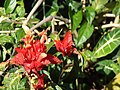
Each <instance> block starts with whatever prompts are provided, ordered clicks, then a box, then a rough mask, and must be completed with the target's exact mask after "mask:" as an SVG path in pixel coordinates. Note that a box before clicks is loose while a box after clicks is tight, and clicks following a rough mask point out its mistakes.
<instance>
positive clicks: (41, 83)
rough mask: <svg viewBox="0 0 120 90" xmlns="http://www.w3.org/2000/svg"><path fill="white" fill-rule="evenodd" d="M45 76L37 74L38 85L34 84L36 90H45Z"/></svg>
mask: <svg viewBox="0 0 120 90" xmlns="http://www.w3.org/2000/svg"><path fill="white" fill-rule="evenodd" d="M44 76H45V74H42V75H41V76H40V75H38V74H37V77H38V78H37V84H34V85H33V86H34V88H35V90H43V88H44Z"/></svg>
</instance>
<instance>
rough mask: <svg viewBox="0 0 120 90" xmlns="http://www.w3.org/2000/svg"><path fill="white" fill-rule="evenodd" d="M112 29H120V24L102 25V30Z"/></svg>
mask: <svg viewBox="0 0 120 90" xmlns="http://www.w3.org/2000/svg"><path fill="white" fill-rule="evenodd" d="M110 27H120V24H114V23H113V24H106V25H102V28H110Z"/></svg>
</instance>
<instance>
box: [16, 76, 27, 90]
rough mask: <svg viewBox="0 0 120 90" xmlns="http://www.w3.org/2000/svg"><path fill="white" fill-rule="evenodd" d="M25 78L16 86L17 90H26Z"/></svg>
mask: <svg viewBox="0 0 120 90" xmlns="http://www.w3.org/2000/svg"><path fill="white" fill-rule="evenodd" d="M26 81H27V78H23V79H22V80H21V81H20V83H19V84H18V90H26V89H25V84H26Z"/></svg>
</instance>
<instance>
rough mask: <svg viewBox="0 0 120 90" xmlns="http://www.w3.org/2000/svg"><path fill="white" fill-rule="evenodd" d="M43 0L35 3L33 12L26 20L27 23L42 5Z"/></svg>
mask: <svg viewBox="0 0 120 90" xmlns="http://www.w3.org/2000/svg"><path fill="white" fill-rule="evenodd" d="M42 1H43V0H38V1H37V3H36V4H35V6H34V7H33V9H32V10H31V12H30V13H29V15H28V16H27V19H26V21H25V24H27V23H28V21H29V20H30V18H31V16H32V15H33V14H34V12H35V11H36V10H37V8H38V7H39V6H40V4H41V3H42Z"/></svg>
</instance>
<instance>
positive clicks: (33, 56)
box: [11, 36, 61, 90]
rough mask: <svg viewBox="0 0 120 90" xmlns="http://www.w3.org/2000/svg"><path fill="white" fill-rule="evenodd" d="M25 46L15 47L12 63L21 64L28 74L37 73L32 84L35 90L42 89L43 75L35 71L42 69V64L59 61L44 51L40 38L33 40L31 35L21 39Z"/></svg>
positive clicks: (44, 47)
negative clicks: (35, 80)
mask: <svg viewBox="0 0 120 90" xmlns="http://www.w3.org/2000/svg"><path fill="white" fill-rule="evenodd" d="M23 41H24V44H25V48H23V47H22V45H20V48H16V51H17V52H18V54H17V55H15V57H14V58H13V59H12V60H11V63H12V64H16V65H22V66H23V67H24V68H25V70H26V71H27V73H28V74H29V75H30V74H31V73H34V74H35V75H37V77H38V78H37V80H38V82H37V84H33V86H34V88H35V90H38V89H39V90H42V89H43V87H44V75H41V76H40V75H39V74H38V73H37V71H40V70H42V68H43V67H44V66H47V65H49V64H51V63H52V64H60V63H61V61H60V60H59V59H58V58H57V57H55V56H53V55H51V54H47V53H46V46H45V44H44V42H42V41H40V40H33V38H32V37H31V36H28V37H26V38H24V39H23Z"/></svg>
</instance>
